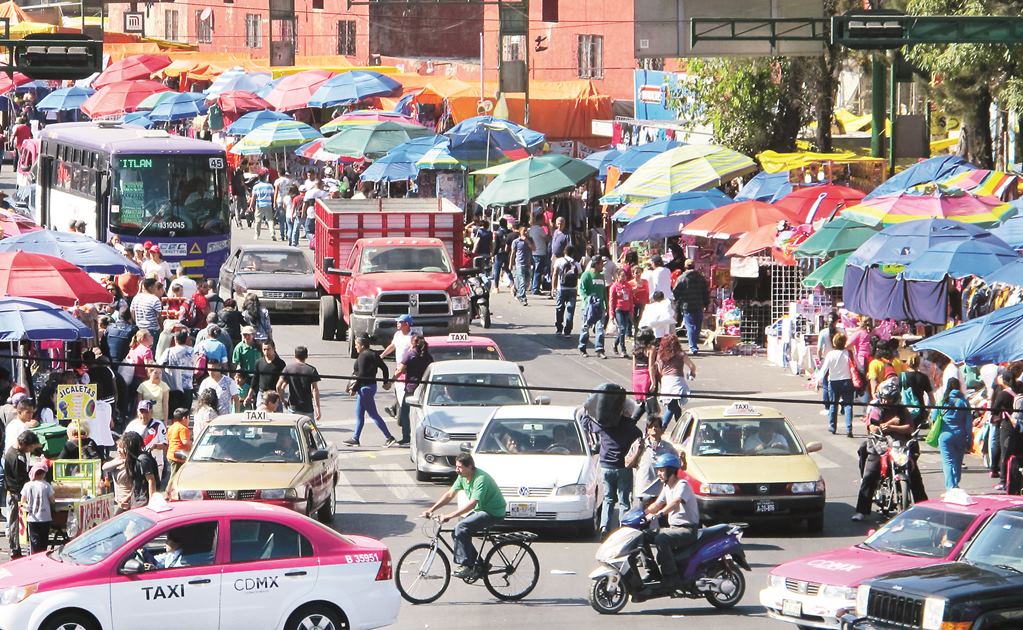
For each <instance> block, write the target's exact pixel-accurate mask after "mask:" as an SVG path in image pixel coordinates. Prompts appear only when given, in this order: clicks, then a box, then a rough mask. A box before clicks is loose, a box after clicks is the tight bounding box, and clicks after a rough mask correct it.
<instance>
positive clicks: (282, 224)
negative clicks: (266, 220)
mask: <svg viewBox="0 0 1023 630" xmlns="http://www.w3.org/2000/svg"><path fill="white" fill-rule="evenodd" d="M295 183H296V182H295V180H293V179H292V178H291V174H290V173H288V172H287V171H284V172H282V173H281V176H280V177H278V178H277V179H276V180H274V182H273V185H274V219H276V221H277V229H278V230H279V231H280V233H281V240H282V241H284V242H285V243H287V242H288V233H289V229H288V228H289V226H288V214H289V213H290V212H291V208H289V207H288V202H289V200H290V199H291V197H290V196H289V195H288V190H290V189H291V187H292V186H294V185H295ZM270 232H271V233H273V230H272V229H271V230H270Z"/></svg>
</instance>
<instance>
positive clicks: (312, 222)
mask: <svg viewBox="0 0 1023 630" xmlns="http://www.w3.org/2000/svg"><path fill="white" fill-rule="evenodd" d="M314 234H316V219H309V218H306V220H305V237H306V238H307V239H309V240H310V241H312V240H313V235H314Z"/></svg>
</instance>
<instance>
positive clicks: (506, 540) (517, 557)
mask: <svg viewBox="0 0 1023 630" xmlns="http://www.w3.org/2000/svg"><path fill="white" fill-rule="evenodd" d="M445 532H447V533H451V532H454V529H444V528H442V527H441V523H440V517H438V516H434V517H432V518H431V519H429V520H428V521H427V522H426V523H424V524H423V533H424V534H426V537H427V538H429V539H430V542H428V543H419V544H417V545H412V546H411V547H409V549H408V551H406V552H405V553H404V554H402V556H401V559H400V560H398V565H397V567H396V570H395V572H394V581H395V583H396V584H397V586H398V591H399V592H401V596H402V597H404V598H405V600H406V601H408V602H411V603H413V604H429V603H430V602H434V601H436V600H437V599H438V598H439V597H440V596H441V595H443V594H444V591H446V590H447V588H448V584H450V583H451V562H450V561H449V560H448V557H447V554H445V553H444V549H443V548H442V547H446V548H447V550H448V552H450V553H451V554H452V555H454V553H455V549H454V546H453V543H452V542H448V541H447V540H446V539H445V538H444V536H443V534H444V533H445ZM473 538H481V539H482V543H481V544H480V548H479V555H478V556H477V559H476V566H475V567H474V571H472V572H471V573H469V574H468V575H466V576H465V577H463V578H461V579H462V580H463V581H464V582H465V583H466V584H473V583H474V582H476V580H478V579H480V578H481V577H482V578H483V584H484V585H485V586H486V587H487V590H488V591H490V593H491V594H492V595H493V596H494V597H496V598H498V599H500V600H502V601H516V600H520V599H522V598H523V597H525V596H526V595H529V593H531V592H532V590H533V588H534V587H536V582H537V580H538V579H539V578H540V563H539V562H538V561H537V559H536V554H535V553H534V552H533V550H532V549H531V548H530V544H531V543H532V542H533V540H534V539H535V538H536V534H534V533H532V532H492V531H490V530H483V531H481V532H478V533H476V534H473ZM488 543H489V544H490V549H489V551H488V550H487V544H488ZM406 582H407V583H406ZM432 584H436V585H437V586H438V588H437V589H436V590H435V591H434V590H430V586H431V585H432Z"/></svg>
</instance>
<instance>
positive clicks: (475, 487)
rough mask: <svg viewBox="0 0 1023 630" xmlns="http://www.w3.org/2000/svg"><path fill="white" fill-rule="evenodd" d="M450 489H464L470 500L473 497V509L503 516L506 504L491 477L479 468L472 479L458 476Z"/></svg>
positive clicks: (456, 490)
mask: <svg viewBox="0 0 1023 630" xmlns="http://www.w3.org/2000/svg"><path fill="white" fill-rule="evenodd" d="M451 489H452V490H454V491H455V492H458V491H459V490H464V491H465V496H467V497H469V500H470V501H472V500H473V499H475V500H476V510H474V511H478V512H486V513H487V514H489V515H491V516H496V517H498V518H504V514H505V510H506V508H507V505H506V504H505V502H504V497H502V496H501V490H500V488H498V487H497V484H496V483H495V482H494V479H493V477H491V476H490V475H488V474H487V473H485V472H483V471H482V470H480V469H479V468H477V469H476V474H475V475H473V476H472V481H466V479H465V477H462V476H459V477H458V479H456V480H455V485H453V486H451Z"/></svg>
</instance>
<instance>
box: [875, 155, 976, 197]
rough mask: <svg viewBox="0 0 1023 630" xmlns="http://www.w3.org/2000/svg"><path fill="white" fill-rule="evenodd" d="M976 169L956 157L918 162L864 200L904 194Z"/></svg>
mask: <svg viewBox="0 0 1023 630" xmlns="http://www.w3.org/2000/svg"><path fill="white" fill-rule="evenodd" d="M975 168H977V167H976V166H974V165H972V164H970V163H969V162H967V161H966V160H964V159H963V158H961V157H959V156H956V155H942V156H938V157H932V158H930V159H928V160H924V161H923V162H917V163H916V164H914V165H912V166H910V167H909V168H907V169H906V170H904V171H902V172H901V173H898V174H897V175H895V176H894V177H891V178H889V179H888V181H886V182H885V183H883V184H881V185H880V186H878V187H877V188H875V189H874V190H873V191H871V192H870V194H868V195H867V196H866V197H864V199H873V198H874V197H882V196H884V195H893V194H896V193H900V192H904V191H906V190H909V189H910V188H912V187H913V186H916V185H918V184H926V183H928V182H936V181H941V180H943V179H946V178H948V177H951V176H953V175H956V174H958V173H962V172H965V171H971V170H973V169H975Z"/></svg>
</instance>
